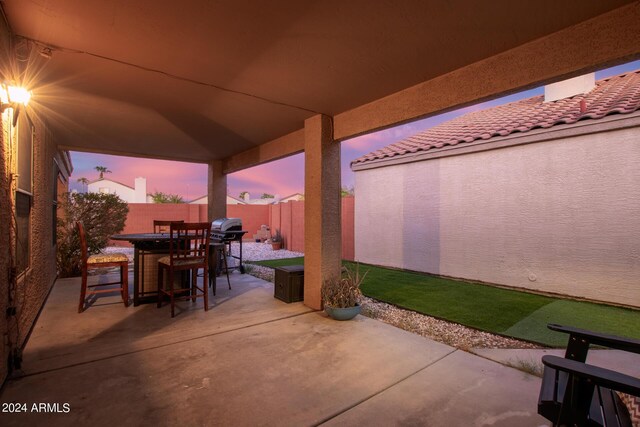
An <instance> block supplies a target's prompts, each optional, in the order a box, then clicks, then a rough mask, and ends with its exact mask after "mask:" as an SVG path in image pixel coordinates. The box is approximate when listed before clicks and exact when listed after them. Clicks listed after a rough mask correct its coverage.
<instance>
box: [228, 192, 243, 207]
mask: <svg viewBox="0 0 640 427" xmlns="http://www.w3.org/2000/svg"><path fill="white" fill-rule="evenodd" d="M227 198H228V199H233V200H235V201H236V202H238V203H239V204H241V205H244V204H246V202H245V201H244V200H242V199H238V198H237V197H233V196H230V195H228V194H227Z"/></svg>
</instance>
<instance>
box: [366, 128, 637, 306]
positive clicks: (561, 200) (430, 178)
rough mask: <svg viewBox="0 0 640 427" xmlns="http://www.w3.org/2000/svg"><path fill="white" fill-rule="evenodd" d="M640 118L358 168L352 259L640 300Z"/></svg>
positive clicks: (629, 301) (607, 298)
mask: <svg viewBox="0 0 640 427" xmlns="http://www.w3.org/2000/svg"><path fill="white" fill-rule="evenodd" d="M639 184H640V127H635V128H630V129H623V130H617V131H609V132H606V133H595V134H588V135H576V136H574V137H570V138H565V139H563V140H556V141H547V142H540V143H533V144H528V145H520V146H512V147H508V148H502V149H497V150H489V151H481V152H476V153H471V154H465V155H459V156H451V157H443V158H439V159H432V160H425V161H421V162H415V163H406V164H398V165H392V166H387V167H381V168H376V169H367V170H362V171H357V172H356V194H357V195H358V203H357V204H356V213H355V232H356V239H355V240H356V259H357V260H359V261H361V262H367V263H373V264H379V265H387V266H392V267H400V268H406V269H411V270H417V271H425V272H430V273H434V274H441V275H446V276H452V277H461V278H467V279H474V280H480V281H485V282H491V283H497V284H502V285H508V286H516V287H522V288H528V289H533V290H540V291H545V292H554V293H560V294H566V295H573V296H578V297H584V298H589V299H593V300H600V301H609V302H614V303H619V304H626V305H633V306H638V307H640V221H638V220H637V219H638V218H639V217H640V185H639Z"/></svg>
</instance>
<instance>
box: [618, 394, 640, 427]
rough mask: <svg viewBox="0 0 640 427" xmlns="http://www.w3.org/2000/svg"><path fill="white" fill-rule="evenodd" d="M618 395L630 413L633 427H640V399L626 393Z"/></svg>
mask: <svg viewBox="0 0 640 427" xmlns="http://www.w3.org/2000/svg"><path fill="white" fill-rule="evenodd" d="M618 395H619V396H620V400H622V403H624V404H625V406H626V407H627V410H628V411H629V416H630V417H631V425H632V426H633V427H640V397H638V396H632V395H630V394H626V393H618Z"/></svg>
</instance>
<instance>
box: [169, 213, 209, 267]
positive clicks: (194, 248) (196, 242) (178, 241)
mask: <svg viewBox="0 0 640 427" xmlns="http://www.w3.org/2000/svg"><path fill="white" fill-rule="evenodd" d="M169 232H170V238H171V243H170V246H169V256H170V257H171V263H172V264H173V263H174V262H175V261H182V262H184V261H199V260H202V261H203V262H205V263H206V262H208V259H209V241H210V239H211V223H209V222H191V223H178V222H173V223H171V225H170V231H169Z"/></svg>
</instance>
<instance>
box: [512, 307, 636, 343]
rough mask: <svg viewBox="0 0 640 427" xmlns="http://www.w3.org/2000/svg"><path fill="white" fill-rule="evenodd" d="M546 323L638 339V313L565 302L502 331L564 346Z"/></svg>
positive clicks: (563, 337) (561, 337) (561, 336)
mask: <svg viewBox="0 0 640 427" xmlns="http://www.w3.org/2000/svg"><path fill="white" fill-rule="evenodd" d="M548 323H558V324H560V325H565V326H574V327H576V328H582V329H588V330H591V331H598V332H604V333H609V334H614V335H622V336H626V337H630V338H636V339H640V311H637V310H630V309H625V308H621V307H612V306H609V305H603V304H593V303H589V302H584V301H572V300H564V299H557V300H555V301H554V302H552V303H551V304H548V305H545V306H544V307H542V308H541V309H540V310H538V311H535V312H534V313H532V314H531V315H530V316H527V317H525V318H524V319H522V320H521V321H520V322H518V323H516V324H515V325H513V326H512V327H510V328H509V329H507V330H506V331H505V332H506V335H509V336H513V337H516V338H524V339H527V340H530V341H536V342H540V343H543V344H547V345H550V346H552V347H565V346H566V345H567V339H568V336H567V334H562V333H560V332H554V331H551V330H549V329H548V328H547V324H548Z"/></svg>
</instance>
